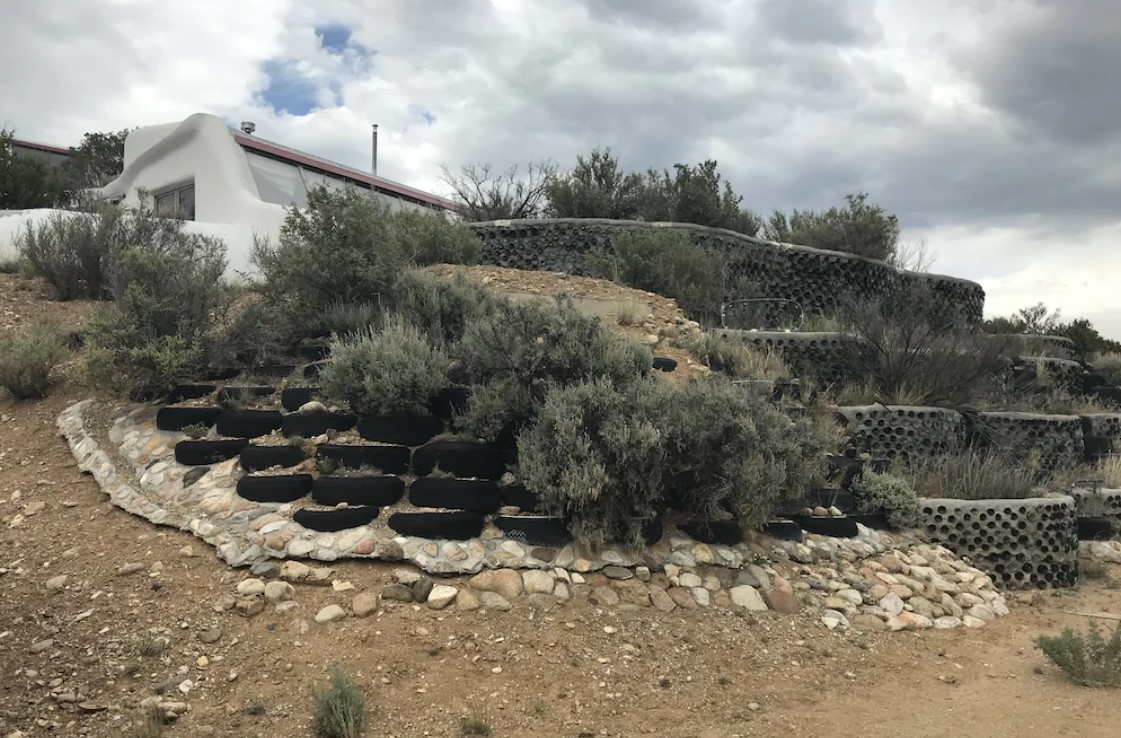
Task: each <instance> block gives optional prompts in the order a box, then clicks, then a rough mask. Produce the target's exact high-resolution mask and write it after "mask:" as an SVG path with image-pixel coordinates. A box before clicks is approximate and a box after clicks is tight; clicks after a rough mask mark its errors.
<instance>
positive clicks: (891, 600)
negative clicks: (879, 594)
mask: <svg viewBox="0 0 1121 738" xmlns="http://www.w3.org/2000/svg"><path fill="white" fill-rule="evenodd" d="M880 608H881V609H882V610H883V611H884V612H886V613H889V614H891V615H898V614H899V613H901V612H903V600H902V599H901V598H900V597H899V595H897V594H895V593H894V592H888V593H887V594H886V595H884V596H883V598H881V599H880Z"/></svg>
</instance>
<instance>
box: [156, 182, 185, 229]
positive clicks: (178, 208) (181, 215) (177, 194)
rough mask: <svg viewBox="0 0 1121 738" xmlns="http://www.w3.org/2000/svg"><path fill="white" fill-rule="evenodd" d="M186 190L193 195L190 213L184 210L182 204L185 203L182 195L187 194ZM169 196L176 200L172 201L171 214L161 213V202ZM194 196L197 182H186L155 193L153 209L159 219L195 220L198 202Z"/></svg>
mask: <svg viewBox="0 0 1121 738" xmlns="http://www.w3.org/2000/svg"><path fill="white" fill-rule="evenodd" d="M186 190H190V191H191V195H192V197H191V211H190V213H187V212H185V211H184V210H183V207H182V202H183V198H182V193H183V192H185V191H186ZM169 195H170V196H171V197H173V198H174V199H173V201H172V206H171V211H170V212H161V211H160V200H162V199H164V198H166V197H168V196H169ZM194 195H195V182H194V180H191V181H190V182H185V183H183V184H178V185H175V186H173V187H165V188H164V189H162V190H159V191H158V192H153V193H152V209H153V210H154V211H155V213H156V215H157V216H159V217H165V218H178V219H179V220H194V219H195V202H196V201H195V198H194Z"/></svg>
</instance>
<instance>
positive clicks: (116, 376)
mask: <svg viewBox="0 0 1121 738" xmlns="http://www.w3.org/2000/svg"><path fill="white" fill-rule="evenodd" d="M134 217H135V218H136V219H137V220H138V221H142V222H138V223H137V224H136V226H137V232H141V231H143V230H144V229H149V230H152V231H158V232H159V233H160V235H161V237H159V238H151V239H148V240H144V241H137V242H132V241H129V242H126V244H124V245H123V247H122V248H121V249H120V250H116V249H115V250H114V252H113V257H112V259H111V260H110V268H109V270H108V272H107V284H108V291H109V295H110V297H112V298H113V300H114V301H113V302H112V303H107V304H103V305H99V306H97V308H95V309H94V310H93V311H92V312H91V314H90V319H89V324H88V329H87V338H86V345H87V348H88V359H89V361H88V365H89V372H90V376H91V378H92V379H93V380H94V382H95V383H97V384H100V385H101V386H103V387H105V388H108V389H111V390H114V391H119V390H120V389H121V388H127V389H128V391H129V393H130V395H131V396H133V397H134V398H138V399H139V398H147V397H151V396H153V395H154V394H157V393H159V392H162V391H166V390H169V389H171V387H172V386H174V385H175V384H176V383H177V382H179V381H181V380H183V379H188V378H190V377H191V375H192V374H193V373H195V372H197V371H198V370H199V369H200V368H201V367H202V366H204V365H205V363H206V346H208V345H209V340H208V339H209V335H208V334H209V331H210V330H211V328H212V327H213V325H214V323H215V322H216V321H220V320H221V319H222V317H223V316H224V314H225V310H226V307H227V301H228V295H229V293H228V290H227V289H226V286H225V284H224V283H223V280H222V274H223V272H224V271H225V268H226V255H225V254H226V247H225V244H223V243H222V242H221V241H219V240H217V239H213V238H208V237H205V236H199V235H195V234H188V233H184V232H183V231H182V222H181V221H176V220H170V219H163V218H156V217H155V216H153V215H151V214H150V213H147V212H140V213H137V214H135V216H134ZM155 220H161V221H166V222H167V223H171V224H174V227H173V228H171V229H170V230H164V229H163V227H162V226H161V225H159V224H152V223H150V222H148V221H155ZM149 226H150V227H151V228H149Z"/></svg>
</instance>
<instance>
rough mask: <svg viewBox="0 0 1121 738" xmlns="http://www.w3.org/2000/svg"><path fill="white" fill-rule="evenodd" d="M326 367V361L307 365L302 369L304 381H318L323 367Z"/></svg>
mask: <svg viewBox="0 0 1121 738" xmlns="http://www.w3.org/2000/svg"><path fill="white" fill-rule="evenodd" d="M325 366H327V362H326V361H317V362H315V363H313V364H308V365H307V366H305V367H304V371H303V376H304V379H318V378H319V373H320V372H321V371H323V367H325Z"/></svg>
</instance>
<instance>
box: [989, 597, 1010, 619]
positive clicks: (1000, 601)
mask: <svg viewBox="0 0 1121 738" xmlns="http://www.w3.org/2000/svg"><path fill="white" fill-rule="evenodd" d="M989 607H991V608H992V609H993V612H995V613H996V614H997V617H1004V616H1005V615H1007V614H1008V613H1009V610H1008V605H1006V604H1004V598H1003V597H998V598H997V599H995V600H993V601H992V602H991V603H989Z"/></svg>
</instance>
